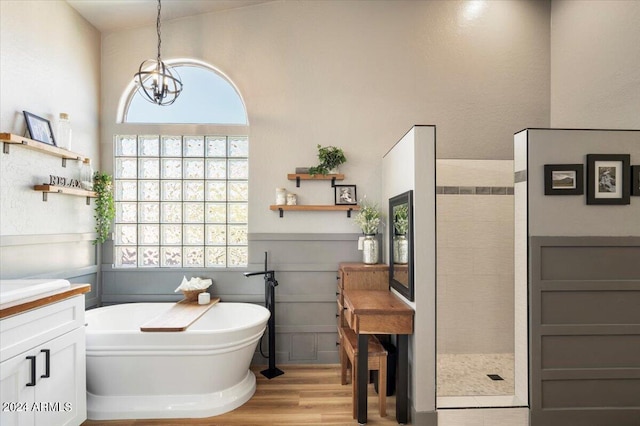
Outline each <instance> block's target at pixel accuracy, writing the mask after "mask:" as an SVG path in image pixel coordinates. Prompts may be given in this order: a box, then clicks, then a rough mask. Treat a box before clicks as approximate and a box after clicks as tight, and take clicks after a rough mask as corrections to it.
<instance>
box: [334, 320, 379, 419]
mask: <svg viewBox="0 0 640 426" xmlns="http://www.w3.org/2000/svg"><path fill="white" fill-rule="evenodd" d="M339 335H340V346H341V350H340V375H341V380H342V384H343V385H346V384H347V370H348V364H351V388H352V390H353V396H352V405H353V418H354V419H355V418H356V415H357V413H356V407H357V400H356V395H357V394H358V393H357V380H356V371H358V339H357V336H356V333H355V332H354V331H353V330H351V329H350V328H348V327H341V328H340V329H339ZM368 349H369V371H378V400H379V405H380V417H385V416H386V415H387V351H386V350H385V349H384V347H383V346H382V344H381V343H380V341H379V340H378V338H377V337H376V336H374V335H370V336H369V348H368ZM365 392H366V390H365Z"/></svg>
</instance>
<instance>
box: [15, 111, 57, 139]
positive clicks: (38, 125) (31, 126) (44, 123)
mask: <svg viewBox="0 0 640 426" xmlns="http://www.w3.org/2000/svg"><path fill="white" fill-rule="evenodd" d="M22 112H23V113H24V119H25V121H26V122H27V130H29V137H30V138H31V139H33V140H34V141H38V142H42V143H46V144H47V145H53V146H56V139H55V137H54V136H53V131H52V130H51V123H50V122H49V120H47V119H45V118H42V117H38V116H37V115H33V114H31V113H30V112H27V111H22Z"/></svg>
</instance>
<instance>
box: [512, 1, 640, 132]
mask: <svg viewBox="0 0 640 426" xmlns="http://www.w3.org/2000/svg"><path fill="white" fill-rule="evenodd" d="M551 22H552V25H551V127H556V128H579V129H639V128H640V73H639V72H638V69H640V25H639V24H638V23H639V22H640V2H638V1H635V0H553V3H552V19H551ZM523 124H525V123H523ZM526 127H531V126H529V125H528V124H527V125H526Z"/></svg>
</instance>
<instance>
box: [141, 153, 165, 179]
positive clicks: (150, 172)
mask: <svg viewBox="0 0 640 426" xmlns="http://www.w3.org/2000/svg"><path fill="white" fill-rule="evenodd" d="M138 168H139V170H140V172H139V173H138V178H140V179H159V178H160V160H158V159H157V158H141V159H140V160H139V163H138Z"/></svg>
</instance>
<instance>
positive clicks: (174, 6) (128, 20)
mask: <svg viewBox="0 0 640 426" xmlns="http://www.w3.org/2000/svg"><path fill="white" fill-rule="evenodd" d="M269 1H273V0H163V1H162V11H161V18H162V21H165V20H170V19H176V18H182V17H185V16H193V15H199V14H202V13H209V12H219V11H221V10H227V9H235V8H238V7H245V6H251V5H255V4H260V3H267V2H269ZM67 3H69V5H71V7H73V8H74V9H75V10H77V11H78V12H79V13H80V14H81V15H82V16H84V18H85V19H86V20H87V21H89V22H91V24H93V26H94V27H96V28H97V29H98V30H99V31H100V32H109V31H115V30H120V29H124V28H135V27H141V26H145V25H154V24H155V22H156V15H157V8H158V2H157V0H67Z"/></svg>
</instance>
